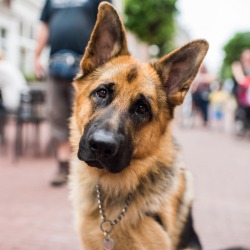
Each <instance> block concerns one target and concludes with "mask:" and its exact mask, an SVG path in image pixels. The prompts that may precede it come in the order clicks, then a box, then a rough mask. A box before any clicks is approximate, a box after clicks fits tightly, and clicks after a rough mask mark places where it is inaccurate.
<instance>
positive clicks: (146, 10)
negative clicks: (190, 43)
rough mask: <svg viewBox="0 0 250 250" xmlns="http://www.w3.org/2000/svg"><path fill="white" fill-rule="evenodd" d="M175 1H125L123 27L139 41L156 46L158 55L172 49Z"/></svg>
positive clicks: (175, 10) (175, 11)
mask: <svg viewBox="0 0 250 250" xmlns="http://www.w3.org/2000/svg"><path fill="white" fill-rule="evenodd" d="M176 1H177V0H143V1H142V0H125V15H126V21H125V26H126V27H127V28H128V29H129V30H131V31H132V32H133V33H135V34H136V35H137V36H138V38H139V39H141V40H142V41H144V42H147V43H148V44H150V45H152V44H155V45H158V46H159V48H160V54H164V53H166V52H168V51H170V50H171V49H172V48H173V44H172V41H173V36H174V32H175V14H176V13H177V9H176V6H175V5H176Z"/></svg>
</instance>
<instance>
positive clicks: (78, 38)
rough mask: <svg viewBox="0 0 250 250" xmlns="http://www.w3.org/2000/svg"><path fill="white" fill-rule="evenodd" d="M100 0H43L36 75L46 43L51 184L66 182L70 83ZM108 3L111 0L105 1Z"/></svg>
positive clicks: (39, 73) (40, 65)
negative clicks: (54, 168) (55, 166)
mask: <svg viewBox="0 0 250 250" xmlns="http://www.w3.org/2000/svg"><path fill="white" fill-rule="evenodd" d="M100 2H102V1H101V0H46V1H45V4H44V6H43V9H42V12H41V17H40V21H41V24H40V30H39V33H38V37H37V46H36V50H35V65H34V67H35V74H36V76H37V77H39V78H41V77H43V76H44V74H45V73H44V72H45V71H44V68H43V67H42V64H41V61H40V56H41V53H42V51H43V49H44V48H45V47H46V46H47V45H48V46H49V47H50V54H49V70H48V74H49V79H48V84H47V85H48V89H47V103H48V120H49V123H50V125H51V137H52V141H53V142H55V143H56V158H57V162H58V171H57V173H56V176H55V177H54V179H53V180H52V181H51V185H53V186H61V185H63V184H65V183H66V182H67V175H68V171H69V158H70V146H69V142H68V133H69V128H68V118H69V117H70V114H71V104H72V101H73V100H72V99H73V96H74V91H73V87H72V85H71V82H72V80H73V78H74V76H75V74H76V73H77V72H78V67H79V63H80V60H81V57H82V55H83V54H84V50H85V47H86V45H87V43H88V40H89V38H90V35H91V32H92V29H93V27H94V25H95V21H96V17H97V12H98V5H99V4H100ZM108 2H111V1H108Z"/></svg>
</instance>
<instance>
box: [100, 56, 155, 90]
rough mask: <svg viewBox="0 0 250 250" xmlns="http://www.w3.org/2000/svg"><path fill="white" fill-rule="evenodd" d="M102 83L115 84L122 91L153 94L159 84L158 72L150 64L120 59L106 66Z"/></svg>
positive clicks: (101, 76)
mask: <svg viewBox="0 0 250 250" xmlns="http://www.w3.org/2000/svg"><path fill="white" fill-rule="evenodd" d="M99 81H100V82H113V83H115V84H116V87H117V88H119V89H120V90H124V91H125V90H131V89H132V90H134V91H136V92H146V93H148V94H153V93H154V92H155V89H156V86H157V85H158V84H159V78H158V75H157V73H156V71H155V70H154V69H153V67H152V66H151V65H150V64H147V63H141V62H139V61H137V60H136V59H133V58H127V57H125V58H118V59H116V60H114V61H112V62H110V63H108V64H107V65H106V66H105V70H104V71H103V73H102V74H101V75H100V79H99Z"/></svg>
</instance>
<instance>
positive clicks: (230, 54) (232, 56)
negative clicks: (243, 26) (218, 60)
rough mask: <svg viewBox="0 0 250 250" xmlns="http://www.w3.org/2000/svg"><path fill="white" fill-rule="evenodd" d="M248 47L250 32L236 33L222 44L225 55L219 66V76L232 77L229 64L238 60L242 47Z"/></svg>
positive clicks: (249, 44) (249, 46)
mask: <svg viewBox="0 0 250 250" xmlns="http://www.w3.org/2000/svg"><path fill="white" fill-rule="evenodd" d="M249 48H250V32H240V33H236V34H235V35H234V36H233V37H232V38H231V39H230V40H229V41H228V42H227V43H226V44H225V46H224V48H223V50H224V53H225V57H224V60H223V64H222V68H221V78H222V79H226V78H229V77H232V71H231V65H232V63H233V62H234V61H236V60H239V57H240V54H241V52H242V51H243V50H244V49H249Z"/></svg>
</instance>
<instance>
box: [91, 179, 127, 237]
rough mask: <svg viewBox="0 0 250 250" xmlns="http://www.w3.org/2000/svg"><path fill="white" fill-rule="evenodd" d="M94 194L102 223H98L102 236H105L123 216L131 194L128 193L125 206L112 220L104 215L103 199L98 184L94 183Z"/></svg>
mask: <svg viewBox="0 0 250 250" xmlns="http://www.w3.org/2000/svg"><path fill="white" fill-rule="evenodd" d="M96 194H97V199H98V207H99V213H100V216H101V219H102V223H101V224H100V228H101V231H102V232H103V233H104V236H105V237H106V236H107V235H109V234H110V233H111V231H112V230H113V227H114V226H115V225H116V224H117V223H118V222H120V221H121V220H122V218H123V217H124V215H125V213H126V211H127V209H128V207H129V204H130V201H131V194H129V195H128V198H127V200H126V202H125V206H124V208H123V209H122V211H121V212H120V214H119V215H118V216H117V217H116V218H115V219H114V220H108V219H107V217H106V215H105V210H104V207H103V201H102V196H101V191H100V185H99V184H96Z"/></svg>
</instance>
